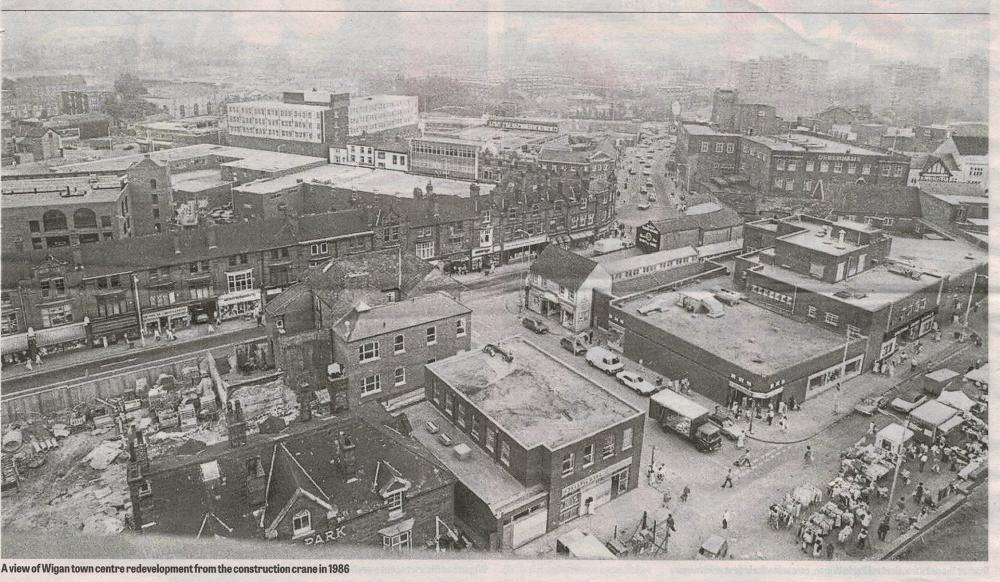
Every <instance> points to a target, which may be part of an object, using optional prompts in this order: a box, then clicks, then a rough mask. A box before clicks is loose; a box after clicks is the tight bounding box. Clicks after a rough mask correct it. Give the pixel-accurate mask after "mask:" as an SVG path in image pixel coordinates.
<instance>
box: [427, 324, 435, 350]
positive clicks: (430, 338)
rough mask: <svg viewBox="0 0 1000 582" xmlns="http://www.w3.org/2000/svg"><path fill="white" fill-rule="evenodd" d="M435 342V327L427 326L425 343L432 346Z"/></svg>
mask: <svg viewBox="0 0 1000 582" xmlns="http://www.w3.org/2000/svg"><path fill="white" fill-rule="evenodd" d="M436 343H437V328H436V327H434V326H433V325H432V326H430V327H428V328H427V345H429V346H432V345H434V344H436Z"/></svg>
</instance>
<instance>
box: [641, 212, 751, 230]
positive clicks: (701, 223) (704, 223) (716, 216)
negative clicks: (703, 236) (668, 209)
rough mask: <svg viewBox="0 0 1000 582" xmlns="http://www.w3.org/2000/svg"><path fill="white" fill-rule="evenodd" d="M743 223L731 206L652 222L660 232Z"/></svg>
mask: <svg viewBox="0 0 1000 582" xmlns="http://www.w3.org/2000/svg"><path fill="white" fill-rule="evenodd" d="M740 224H743V219H742V218H741V217H740V215H739V213H737V212H736V211H735V210H733V209H732V208H728V207H725V206H723V207H722V208H721V209H720V210H717V211H716V212H706V213H703V214H685V215H684V216H679V217H677V218H668V219H666V220H660V221H656V222H653V226H655V227H656V229H657V230H659V231H660V233H661V234H662V233H666V232H683V231H685V230H694V229H696V228H698V229H701V230H714V229H717V228H727V227H730V226H737V225H740Z"/></svg>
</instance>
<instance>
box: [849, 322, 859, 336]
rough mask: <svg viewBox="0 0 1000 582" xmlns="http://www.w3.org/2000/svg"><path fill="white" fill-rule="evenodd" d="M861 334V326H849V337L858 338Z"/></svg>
mask: <svg viewBox="0 0 1000 582" xmlns="http://www.w3.org/2000/svg"><path fill="white" fill-rule="evenodd" d="M860 335H861V328H859V327H857V326H854V325H848V326H847V337H849V338H856V337H858V336H860Z"/></svg>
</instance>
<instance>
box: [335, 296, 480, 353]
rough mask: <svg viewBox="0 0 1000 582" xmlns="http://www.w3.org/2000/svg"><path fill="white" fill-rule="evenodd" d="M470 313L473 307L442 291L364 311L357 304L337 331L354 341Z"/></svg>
mask: <svg viewBox="0 0 1000 582" xmlns="http://www.w3.org/2000/svg"><path fill="white" fill-rule="evenodd" d="M469 313H472V310H471V309H469V308H468V307H466V306H465V305H462V304H461V303H459V302H458V301H456V300H454V299H452V298H451V297H450V296H448V295H447V294H445V293H443V292H438V293H431V294H428V295H422V296H420V297H413V298H410V299H404V300H402V301H393V302H391V303H386V304H385V305H379V306H376V307H369V308H367V309H361V310H359V309H358V306H357V305H355V306H354V309H353V310H351V312H350V313H348V314H347V315H346V316H345V317H344V318H343V319H341V320H340V321H338V322H337V323H336V324H335V325H334V328H333V330H334V332H336V334H337V335H339V336H340V337H341V338H343V339H344V340H345V341H349V342H353V341H357V340H361V339H366V338H370V337H375V336H379V335H382V334H385V333H389V332H393V331H398V330H403V329H408V328H411V327H415V326H418V325H423V324H426V323H431V322H434V321H440V320H442V319H446V318H451V317H458V316H460V315H467V314H469ZM348 322H350V326H349V327H348V326H347V323H348ZM451 325H452V327H454V324H451Z"/></svg>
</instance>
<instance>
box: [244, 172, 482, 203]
mask: <svg viewBox="0 0 1000 582" xmlns="http://www.w3.org/2000/svg"><path fill="white" fill-rule="evenodd" d="M299 180H301V181H302V182H318V183H322V184H325V185H329V186H332V187H334V188H348V189H352V190H359V191H362V192H375V193H378V194H387V195H390V196H395V197H397V198H412V197H413V189H414V188H420V189H421V190H424V189H426V187H427V184H428V183H431V184H432V185H433V186H434V192H435V193H436V194H446V195H452V196H461V197H463V198H468V197H469V185H470V184H472V182H463V181H459V180H452V179H449V178H428V177H427V176H417V175H414V174H407V173H404V172H397V171H394V170H377V169H370V168H361V167H355V166H341V165H338V164H328V165H325V166H320V167H317V168H313V169H310V170H305V171H302V172H296V173H294V174H288V175H285V176H279V177H276V178H271V179H267V180H258V181H256V182H250V183H248V184H243V185H242V186H240V187H239V188H237V189H238V190H239V191H240V192H250V193H253V194H270V193H274V192H280V191H282V190H286V189H288V188H291V187H293V186H294V185H295V184H296V183H297V182H298V181H299ZM492 190H493V184H479V192H480V194H481V195H484V196H485V195H488V194H489V193H490V192H491V191H492Z"/></svg>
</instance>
